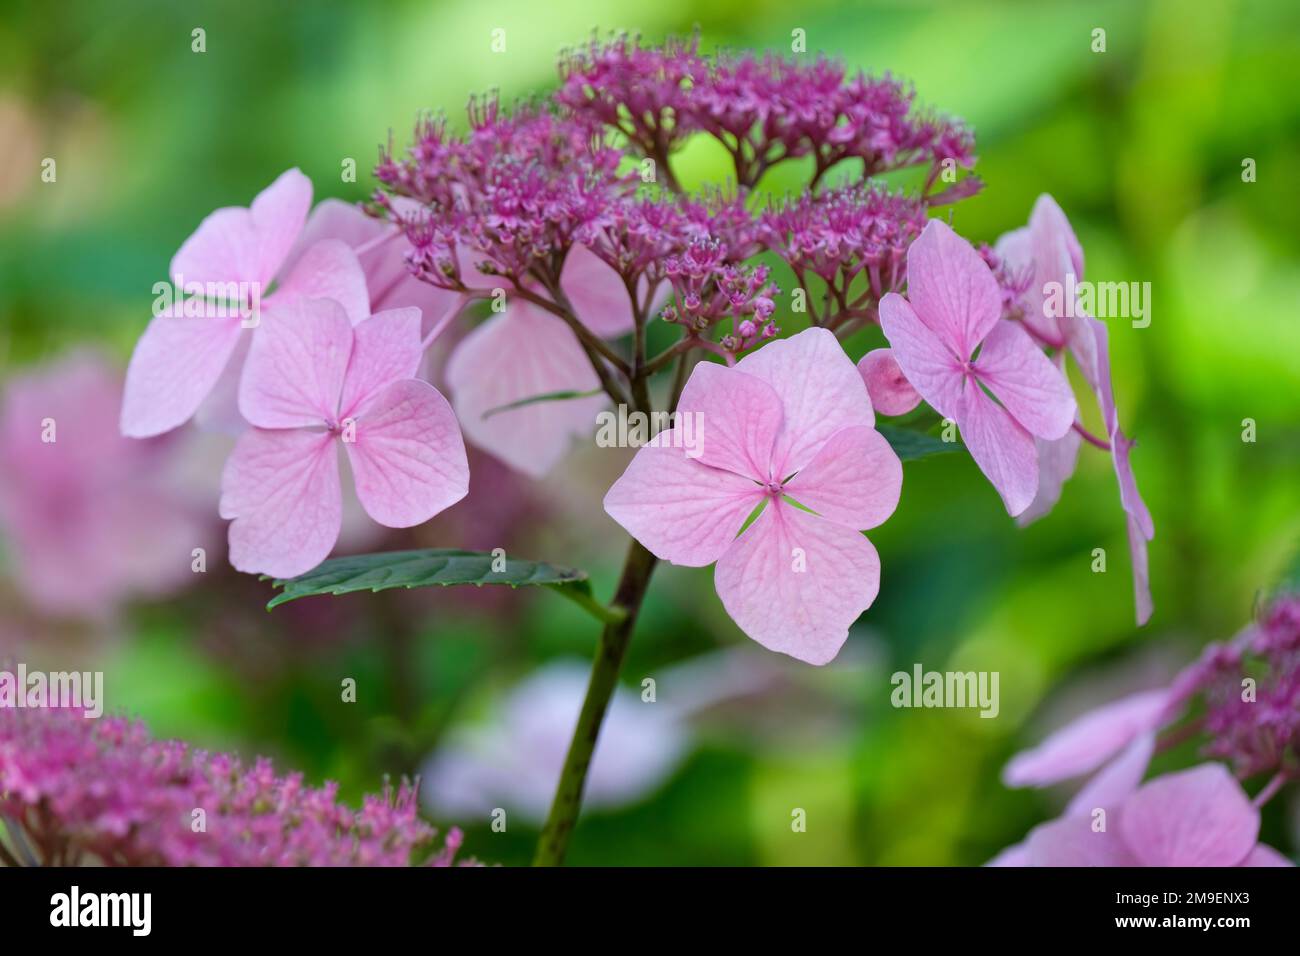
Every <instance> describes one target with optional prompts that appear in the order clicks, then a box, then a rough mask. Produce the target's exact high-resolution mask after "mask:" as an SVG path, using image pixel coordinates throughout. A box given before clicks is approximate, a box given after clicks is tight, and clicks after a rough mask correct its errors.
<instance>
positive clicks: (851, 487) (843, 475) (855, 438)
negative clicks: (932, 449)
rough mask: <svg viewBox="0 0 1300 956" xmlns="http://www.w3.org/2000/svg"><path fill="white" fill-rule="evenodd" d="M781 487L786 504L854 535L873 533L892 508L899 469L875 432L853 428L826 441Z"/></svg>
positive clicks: (898, 486)
mask: <svg viewBox="0 0 1300 956" xmlns="http://www.w3.org/2000/svg"><path fill="white" fill-rule="evenodd" d="M785 487H786V490H787V491H788V492H789V494H790V497H791V498H793V499H795V500H796V501H798V502H799V503H800V504H801V505H804V506H805V507H807V508H811V509H812V510H813V511H815V512H817V513H818V514H819V515H821V516H822V517H823V518H825V519H827V520H828V521H834V522H835V523H837V524H842V525H844V526H845V527H846V528H852V529H854V530H863V529H866V528H874V527H876V526H877V525H879V524H882V523H883V522H884V521H885V519H886V518H888V517H889V516H890V515H892V514H893V513H894V509H895V508H897V507H898V497H899V495H900V494H901V493H902V490H903V463H902V462H900V461H899V460H898V455H896V454H894V449H892V448H890V447H889V442H887V441H885V439H884V437H883V436H882V435H881V434H880V432H878V431H876V430H875V429H874V428H867V427H865V426H862V425H857V426H854V427H852V428H843V429H840V430H839V431H838V432H836V433H835V434H834V435H832V436H831V438H830V440H829V441H827V442H826V444H824V445H822V447H821V450H820V451H818V452H817V457H816V458H814V459H813V460H812V461H811V462H810V463H809V464H808V467H806V468H804V469H803V470H802V471H800V472H799V474H797V475H795V476H794V478H792V479H791V480H790V481H788V482H787V483H786V486H785Z"/></svg>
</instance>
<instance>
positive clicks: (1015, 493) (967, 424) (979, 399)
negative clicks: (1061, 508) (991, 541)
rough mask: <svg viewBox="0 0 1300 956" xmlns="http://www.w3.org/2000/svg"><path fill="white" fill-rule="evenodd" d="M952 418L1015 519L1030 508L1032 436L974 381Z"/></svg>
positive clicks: (1034, 465)
mask: <svg viewBox="0 0 1300 956" xmlns="http://www.w3.org/2000/svg"><path fill="white" fill-rule="evenodd" d="M953 417H954V418H955V419H956V421H957V427H958V428H960V429H961V437H962V441H964V442H965V443H966V447H967V448H968V449H969V450H970V454H971V457H972V458H974V459H975V464H977V465H979V468H980V471H982V472H984V475H985V477H987V478H988V480H989V481H990V482H991V483H992V484H993V487H994V488H996V489H997V492H998V494H999V495H1001V496H1002V502H1003V504H1004V505H1006V508H1007V513H1008V514H1009V515H1011V516H1012V517H1013V518H1014V517H1015V516H1016V515H1018V514H1020V513H1021V512H1022V511H1024V510H1025V509H1026V508H1028V507H1029V505H1030V503H1031V502H1032V501H1033V500H1034V495H1035V494H1036V493H1037V492H1038V450H1037V449H1036V448H1035V447H1034V437H1033V436H1032V435H1030V434H1029V432H1027V431H1025V429H1024V428H1023V427H1022V426H1021V425H1020V424H1019V423H1018V422H1017V421H1016V420H1015V419H1014V418H1012V417H1011V416H1010V415H1009V414H1008V413H1007V410H1006V409H1005V408H1003V407H1002V406H1001V405H999V404H998V403H997V402H995V401H993V399H991V398H989V397H988V396H987V395H985V394H984V392H983V391H982V390H981V389H980V387H979V385H978V384H977V383H976V382H974V381H971V382H968V383H967V386H966V390H965V392H964V393H963V394H962V398H961V401H960V402H959V403H958V406H957V414H956V415H954V416H953Z"/></svg>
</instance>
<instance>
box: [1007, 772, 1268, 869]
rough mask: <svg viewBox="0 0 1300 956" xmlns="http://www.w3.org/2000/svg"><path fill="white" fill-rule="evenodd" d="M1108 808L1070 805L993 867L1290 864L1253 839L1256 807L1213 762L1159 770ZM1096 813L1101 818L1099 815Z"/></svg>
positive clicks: (1256, 826)
mask: <svg viewBox="0 0 1300 956" xmlns="http://www.w3.org/2000/svg"><path fill="white" fill-rule="evenodd" d="M1108 803H1109V806H1103V805H1101V804H1097V805H1094V806H1089V807H1076V808H1074V810H1073V812H1067V813H1066V814H1065V815H1063V816H1062V817H1060V818H1059V819H1056V820H1053V821H1051V822H1050V823H1044V824H1042V825H1041V826H1038V827H1035V828H1034V829H1033V831H1031V832H1030V834H1029V836H1028V837H1027V838H1026V839H1025V842H1024V843H1022V844H1019V845H1017V846H1015V847H1011V848H1009V849H1008V850H1004V851H1003V852H1002V853H1001V854H999V855H998V857H996V858H995V859H994V860H993V861H992V864H993V865H997V866H1214V867H1220V866H1291V865H1293V864H1292V863H1291V861H1289V860H1288V859H1287V858H1286V857H1284V856H1282V854H1280V853H1278V852H1277V851H1276V850H1274V849H1273V848H1272V847H1270V846H1266V845H1265V844H1263V843H1260V842H1259V809H1258V808H1257V807H1256V806H1255V805H1254V804H1253V803H1252V802H1251V801H1250V798H1249V797H1248V796H1247V795H1246V793H1245V792H1244V791H1243V790H1242V789H1241V785H1240V784H1239V783H1237V781H1236V780H1234V779H1233V777H1232V775H1231V774H1230V773H1229V772H1228V771H1227V769H1226V768H1224V767H1223V766H1222V765H1221V764H1217V763H1210V764H1201V765H1200V766H1197V767H1193V768H1191V769H1190V770H1184V771H1181V772H1179V773H1170V774H1165V775H1164V776H1161V777H1156V778H1155V779H1153V780H1151V781H1149V782H1148V783H1146V784H1143V785H1142V786H1141V787H1138V788H1137V789H1135V790H1132V791H1131V792H1129V793H1127V794H1122V795H1121V794H1115V795H1112V798H1111V799H1110V800H1109V801H1108ZM1102 811H1104V816H1103V815H1102Z"/></svg>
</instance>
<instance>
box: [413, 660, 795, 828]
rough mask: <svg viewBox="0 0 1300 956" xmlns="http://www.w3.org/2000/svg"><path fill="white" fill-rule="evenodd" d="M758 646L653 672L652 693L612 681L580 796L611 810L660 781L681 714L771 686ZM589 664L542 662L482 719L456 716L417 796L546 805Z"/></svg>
mask: <svg viewBox="0 0 1300 956" xmlns="http://www.w3.org/2000/svg"><path fill="white" fill-rule="evenodd" d="M766 660H768V659H767V658H766V657H765V656H763V655H761V653H760V652H757V651H755V652H753V653H749V652H748V649H746V653H740V652H739V649H737V650H730V651H721V652H717V653H714V654H709V655H705V656H703V657H697V658H693V659H691V660H688V661H685V662H684V663H681V664H676V665H673V666H672V667H669V668H667V669H665V670H662V671H660V672H657V673H656V674H655V687H656V699H655V700H654V701H645V700H642V699H641V698H640V697H639V696H638V695H637V694H636V693H634V692H633V691H631V690H628V689H626V688H623V687H620V688H618V689H617V690H616V691H615V693H614V697H613V700H612V701H611V703H610V710H609V714H608V716H607V717H606V719H605V723H604V724H603V725H602V727H601V730H600V739H599V741H598V743H597V745H596V752H595V755H594V756H593V758H592V763H591V770H590V773H589V775H588V777H587V785H586V790H585V791H584V799H583V805H584V806H585V807H588V808H591V809H603V810H610V809H615V808H617V807H622V806H627V805H629V804H632V803H635V802H636V801H638V800H641V799H642V798H644V797H647V796H649V795H650V794H652V793H653V792H654V791H655V790H656V789H658V788H659V787H661V786H662V785H663V784H664V783H665V782H666V780H667V779H668V778H669V777H670V776H671V775H672V773H673V772H674V771H676V769H677V768H678V766H679V765H680V764H681V762H682V760H683V759H684V758H685V757H686V755H687V753H688V752H689V751H690V749H691V746H692V743H693V741H692V737H693V733H692V729H691V723H690V719H691V718H692V717H693V716H694V715H696V714H697V713H698V712H700V711H702V710H704V709H706V708H708V707H711V706H713V705H714V704H717V703H719V702H721V701H724V700H730V699H732V698H737V697H743V696H746V695H750V694H757V693H759V692H762V691H765V690H766V689H768V688H770V687H771V686H772V685H773V684H774V683H775V682H776V681H777V679H778V677H779V674H780V672H779V671H778V670H776V669H775V668H774V667H772V666H771V665H768V664H767V663H765V661H766ZM590 669H591V668H590V665H588V664H587V663H584V662H582V661H577V660H558V661H553V662H551V663H548V664H546V665H545V666H543V667H541V668H539V669H538V670H536V671H534V672H533V673H532V674H530V675H528V676H527V677H526V678H524V679H523V680H521V681H519V682H518V683H517V684H515V685H514V686H513V687H512V688H511V689H510V690H509V691H508V692H507V693H506V694H505V695H504V697H503V698H502V699H500V700H498V701H496V702H495V706H494V707H493V709H492V711H491V713H490V715H489V716H488V717H487V718H486V719H483V720H476V721H472V722H466V723H463V724H460V725H458V726H456V727H455V728H453V729H452V731H451V732H450V734H449V735H448V738H447V740H446V741H445V743H443V745H442V746H440V747H439V748H438V750H437V751H436V752H435V753H434V754H433V755H432V756H431V757H430V758H429V760H428V761H427V762H426V764H425V766H424V768H423V770H422V771H421V781H422V783H421V787H420V796H421V799H422V800H423V802H424V804H425V806H427V807H428V808H430V810H431V811H432V812H434V813H436V814H439V815H446V816H449V817H455V818H457V819H460V820H468V819H470V818H473V817H486V816H487V815H488V814H490V813H491V812H492V810H493V809H495V808H497V807H501V808H503V809H505V810H506V812H507V813H509V814H518V815H519V816H520V817H521V818H522V819H525V820H527V821H529V822H531V823H541V822H542V821H543V820H545V819H546V812H547V811H548V810H549V809H550V806H551V798H552V797H553V796H554V792H555V781H556V780H557V779H558V778H559V775H560V771H561V769H562V768H563V766H564V756H565V754H566V752H567V751H568V747H569V740H570V738H571V737H572V735H573V724H574V721H576V720H577V718H578V711H579V710H581V708H582V700H583V697H584V696H585V695H586V690H587V677H588V672H589V671H590Z"/></svg>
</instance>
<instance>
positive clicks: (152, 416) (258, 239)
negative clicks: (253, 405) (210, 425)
mask: <svg viewBox="0 0 1300 956" xmlns="http://www.w3.org/2000/svg"><path fill="white" fill-rule="evenodd" d="M311 191H312V189H311V181H310V180H309V179H307V177H306V176H304V175H303V174H302V173H301V172H299V171H298V170H297V169H290V170H288V171H287V172H285V173H283V174H281V175H280V177H279V178H278V179H276V181H275V182H273V183H272V184H271V185H270V186H268V187H267V188H266V189H264V190H262V192H260V193H259V194H258V195H257V197H256V198H255V199H254V200H253V204H252V206H251V207H249V208H243V207H235V206H228V207H225V208H222V209H218V210H216V211H215V212H213V213H211V214H210V215H209V216H208V217H207V218H206V219H204V220H203V222H202V223H200V224H199V228H198V229H197V230H195V232H194V234H193V235H191V236H190V237H189V238H188V239H186V240H185V242H184V243H183V244H182V245H181V248H180V250H179V251H177V253H176V255H175V256H174V257H173V259H172V262H171V269H170V274H171V277H172V280H173V282H175V283H176V284H177V285H180V286H182V291H185V292H187V293H188V291H189V287H190V286H191V284H193V283H201V284H203V285H204V286H205V287H208V288H228V287H229V286H231V285H234V286H236V287H240V286H247V287H248V288H242V287H241V288H239V291H238V294H239V295H240V296H244V297H245V301H240V302H238V303H224V304H223V307H222V308H221V309H220V310H219V314H217V315H201V316H195V315H192V314H190V312H191V310H190V309H188V308H186V307H185V304H184V303H181V302H173V303H172V305H171V307H170V308H165V309H163V310H162V311H161V313H160V314H159V315H157V316H156V317H155V318H154V319H153V321H152V322H150V323H149V327H148V328H147V329H145V332H144V334H143V335H142V336H141V337H140V341H139V342H137V343H136V347H135V353H134V354H133V355H132V356H131V364H130V367H129V368H128V369H127V376H126V390H125V395H124V398H123V402H122V417H121V428H122V433H123V434H124V435H128V436H130V437H132V438H148V437H150V436H152V435H159V434H162V433H163V432H166V431H170V430H171V429H173V428H176V427H177V426H178V425H182V424H184V423H185V422H186V421H188V420H189V419H190V417H191V416H193V415H194V414H195V412H197V411H198V410H199V406H200V405H201V404H202V403H203V401H204V399H205V398H207V397H208V395H209V394H211V393H212V392H213V390H214V389H216V390H217V391H218V395H220V394H221V393H222V392H227V393H228V392H229V391H230V389H229V388H228V387H227V388H225V389H221V388H219V386H220V385H221V383H222V380H223V373H224V375H225V377H227V378H229V377H232V376H236V375H238V373H239V370H240V365H241V361H240V360H241V359H242V355H243V353H242V352H241V351H240V349H241V343H245V340H246V339H247V338H249V337H250V336H245V335H244V334H243V333H244V330H245V321H246V320H245V318H243V317H241V315H240V314H238V309H239V308H246V307H249V306H250V305H251V302H250V301H248V299H247V297H248V296H249V295H250V292H249V289H255V290H256V296H257V299H258V300H259V301H260V308H259V310H258V315H257V319H256V326H255V327H254V328H253V335H252V336H251V337H253V338H256V337H257V335H258V334H259V332H260V330H261V329H262V328H264V327H265V325H266V324H267V322H268V321H269V322H271V323H274V314H275V312H276V311H277V309H278V308H280V307H281V306H283V305H287V304H288V303H289V302H291V301H292V300H294V299H296V298H299V297H304V296H309V297H319V298H330V299H334V300H335V301H337V302H338V303H339V304H340V305H341V306H342V307H343V308H344V309H345V310H346V311H347V313H348V315H349V316H350V317H351V318H352V319H353V321H359V320H360V319H361V318H363V317H364V316H366V315H368V314H369V313H370V304H369V303H370V299H369V296H368V293H367V290H366V277H365V275H364V274H363V272H362V270H361V266H360V264H359V263H358V262H357V258H356V255H355V254H354V253H353V252H352V250H351V249H349V248H348V246H347V245H346V244H345V243H343V242H341V241H339V240H326V241H323V242H320V243H317V244H316V245H314V246H312V247H311V248H310V249H308V250H306V251H305V252H304V253H303V254H302V255H301V256H300V257H299V258H298V259H297V260H296V261H295V263H294V267H293V269H292V270H286V269H285V268H284V265H285V262H286V259H287V258H288V256H289V254H290V251H291V250H292V249H293V247H294V245H295V243H296V242H297V240H298V237H299V234H300V233H301V232H302V229H303V224H304V222H305V220H306V218H307V211H308V209H310V208H311ZM273 281H275V282H276V283H277V286H276V289H275V290H274V292H270V291H269V287H270V285H271V283H272V282H273ZM222 295H223V298H228V297H229V291H225V292H223V293H222ZM210 304H212V303H210ZM231 305H234V306H236V308H230V306H231ZM198 311H203V312H207V311H213V310H211V309H208V308H206V307H205V308H203V309H199V310H198ZM248 321H250V322H251V321H252V320H251V319H249V320H248ZM244 347H245V348H246V347H247V346H246V344H244ZM218 417H220V416H218Z"/></svg>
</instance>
